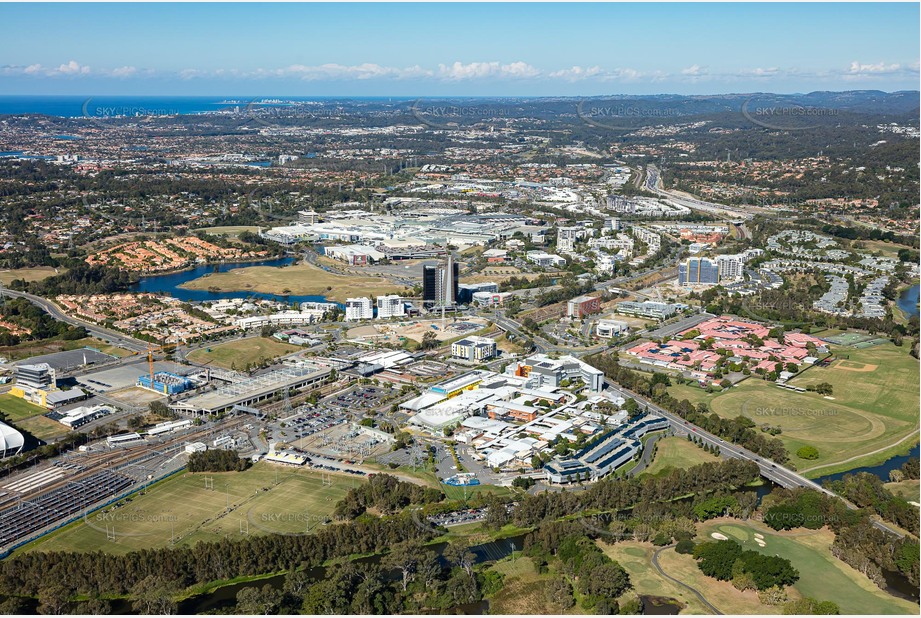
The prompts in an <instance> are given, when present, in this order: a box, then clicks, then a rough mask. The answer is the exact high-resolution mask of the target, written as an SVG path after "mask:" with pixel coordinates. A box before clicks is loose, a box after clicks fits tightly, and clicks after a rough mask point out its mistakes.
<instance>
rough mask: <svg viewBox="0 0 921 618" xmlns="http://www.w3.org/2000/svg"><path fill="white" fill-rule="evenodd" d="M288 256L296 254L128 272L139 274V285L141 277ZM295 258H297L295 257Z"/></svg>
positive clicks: (146, 277) (265, 260) (147, 277)
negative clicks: (145, 271) (153, 270)
mask: <svg viewBox="0 0 921 618" xmlns="http://www.w3.org/2000/svg"><path fill="white" fill-rule="evenodd" d="M286 257H294V256H288V255H282V256H269V257H264V258H246V259H242V260H221V261H219V262H205V263H203V264H197V265H189V266H183V267H182V268H174V269H172V270H159V271H157V272H153V273H146V274H143V272H144V271H139V270H129V271H128V272H129V273H130V274H132V275H137V276H138V280H137V281H135V282H134V283H132V285H137V284H138V283H140V280H141V279H150V278H151V277H168V276H170V275H178V274H180V273H184V272H189V271H190V270H195V269H196V268H205V267H208V266H221V265H222V264H247V263H250V262H271V261H272V260H282V259H284V258H286ZM295 259H297V258H296V257H295ZM257 265H258V264H257ZM244 268H245V267H244ZM129 291H130V290H129Z"/></svg>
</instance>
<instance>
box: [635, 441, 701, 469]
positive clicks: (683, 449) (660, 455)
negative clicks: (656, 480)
mask: <svg viewBox="0 0 921 618" xmlns="http://www.w3.org/2000/svg"><path fill="white" fill-rule="evenodd" d="M718 460H719V458H718V457H716V456H715V455H711V454H710V453H708V452H706V451H705V450H703V449H702V448H700V447H699V446H697V445H696V444H692V443H691V442H688V441H687V440H686V439H685V438H678V437H674V436H672V437H666V438H660V439H659V440H658V441H657V442H656V455H655V457H654V458H653V460H652V463H651V464H649V467H648V468H646V469H645V470H643V472H642V473H641V474H651V475H653V476H655V475H656V474H661V473H662V472H666V471H668V470H673V469H675V468H682V469H683V468H690V467H691V466H696V465H698V464H702V463H707V462H708V461H718Z"/></svg>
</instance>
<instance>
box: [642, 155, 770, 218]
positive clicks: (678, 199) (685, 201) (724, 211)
mask: <svg viewBox="0 0 921 618" xmlns="http://www.w3.org/2000/svg"><path fill="white" fill-rule="evenodd" d="M660 184H661V183H660V181H659V170H658V168H657V167H656V166H655V165H648V166H646V185H645V189H646V190H647V191H651V192H653V193H656V194H658V195H659V196H660V197H664V198H668V199H670V200H672V201H673V202H675V203H676V204H680V205H681V206H686V207H688V208H690V209H692V210H700V211H703V212H706V213H708V214H711V215H717V216H719V217H728V218H730V219H751V218H752V217H754V216H755V214H754V213H753V212H750V211H749V210H743V209H741V208H732V207H730V206H723V205H722V204H714V203H712V202H704V201H703V200H698V199H696V198H692V197H688V196H687V195H683V194H681V193H676V192H673V191H666V190H664V189H661V188H660V186H659V185H660Z"/></svg>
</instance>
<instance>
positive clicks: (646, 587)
mask: <svg viewBox="0 0 921 618" xmlns="http://www.w3.org/2000/svg"><path fill="white" fill-rule="evenodd" d="M599 545H600V547H601V550H602V551H603V552H604V553H605V554H606V555H607V556H608V558H610V559H611V560H614V561H615V562H618V563H620V566H622V567H624V569H626V571H627V573H629V574H630V583H632V584H633V588H634V591H635V592H636V594H638V595H651V596H660V597H670V598H672V599H677V600H678V601H680V602H681V603H682V604H684V605H685V608H684V609H682V610H681V613H682V614H707V613H709V610H708V609H707V607H706V606H705V605H704V604H703V603H701V602H700V600H698V598H697V597H696V596H694V594H693V593H691V591H690V590H688V589H687V588H685V587H683V586H679V585H678V584H676V583H674V582H672V581H670V580H668V579H666V578H664V577H662V576H661V575H660V574H659V572H658V571H656V569H655V568H654V567H653V566H652V554H653V551H654V550H655V549H656V548H655V547H653V545H652V543H640V542H638V541H621V542H618V543H614V544H613V545H608V544H605V543H600V544H599ZM666 551H671V550H666ZM666 573H669V571H666ZM717 607H719V606H717Z"/></svg>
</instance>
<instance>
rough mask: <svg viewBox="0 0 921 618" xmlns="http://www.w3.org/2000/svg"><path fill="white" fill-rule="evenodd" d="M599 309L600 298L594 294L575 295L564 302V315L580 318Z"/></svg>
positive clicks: (597, 311)
mask: <svg viewBox="0 0 921 618" xmlns="http://www.w3.org/2000/svg"><path fill="white" fill-rule="evenodd" d="M600 311H601V299H600V298H597V297H595V296H577V297H576V298H573V299H570V301H569V302H568V303H566V315H567V316H569V317H570V318H577V319H581V318H583V317H585V316H587V315H592V314H593V313H599V312H600Z"/></svg>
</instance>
